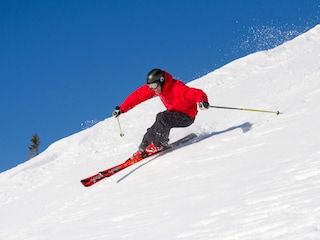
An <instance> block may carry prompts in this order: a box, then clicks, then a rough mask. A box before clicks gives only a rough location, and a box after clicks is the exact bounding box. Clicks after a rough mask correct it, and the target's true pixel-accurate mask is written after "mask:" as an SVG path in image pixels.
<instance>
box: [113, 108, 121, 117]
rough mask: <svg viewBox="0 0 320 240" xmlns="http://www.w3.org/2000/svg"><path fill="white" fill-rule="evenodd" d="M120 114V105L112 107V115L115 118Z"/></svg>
mask: <svg viewBox="0 0 320 240" xmlns="http://www.w3.org/2000/svg"><path fill="white" fill-rule="evenodd" d="M120 114H121V110H120V107H119V106H116V107H115V109H114V110H113V112H112V115H113V116H114V117H115V118H117V117H119V116H120Z"/></svg>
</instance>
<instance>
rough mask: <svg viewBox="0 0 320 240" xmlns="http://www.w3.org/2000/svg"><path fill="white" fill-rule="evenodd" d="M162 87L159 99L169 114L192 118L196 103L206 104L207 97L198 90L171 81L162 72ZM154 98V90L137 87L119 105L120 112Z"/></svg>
mask: <svg viewBox="0 0 320 240" xmlns="http://www.w3.org/2000/svg"><path fill="white" fill-rule="evenodd" d="M163 72H164V82H165V83H164V85H163V87H162V90H161V93H160V94H159V97H160V99H161V101H162V103H163V104H164V106H165V107H166V108H167V110H168V111H171V112H182V113H185V114H187V115H189V116H190V117H192V118H194V117H195V116H196V115H197V113H198V110H197V103H199V102H201V101H205V102H208V97H207V95H206V94H205V93H204V92H203V91H202V90H200V89H197V88H191V87H188V86H187V85H185V84H184V83H183V82H181V81H180V80H176V79H173V77H172V76H171V74H170V73H168V72H166V71H164V70H163ZM154 96H157V94H156V93H155V91H154V90H152V89H150V88H149V86H148V85H147V84H145V85H143V86H141V87H139V88H138V89H136V90H135V91H134V92H133V93H131V94H130V95H129V96H128V97H127V98H126V99H125V100H124V102H123V103H122V104H121V105H120V111H121V112H123V113H124V112H127V111H129V110H130V109H132V108H133V107H135V106H136V105H138V104H139V103H142V102H144V101H146V100H148V99H150V98H152V97H154Z"/></svg>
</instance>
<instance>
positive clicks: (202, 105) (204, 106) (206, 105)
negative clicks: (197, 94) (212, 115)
mask: <svg viewBox="0 0 320 240" xmlns="http://www.w3.org/2000/svg"><path fill="white" fill-rule="evenodd" d="M199 108H200V109H201V110H205V109H209V108H210V104H209V103H208V102H205V101H202V102H199Z"/></svg>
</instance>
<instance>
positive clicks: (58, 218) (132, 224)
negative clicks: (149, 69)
mask: <svg viewBox="0 0 320 240" xmlns="http://www.w3.org/2000/svg"><path fill="white" fill-rule="evenodd" d="M319 63H320V25H317V26H316V27H314V28H313V29H311V30H310V31H308V32H306V33H304V34H302V35H300V36H298V37H296V38H295V39H293V40H291V41H289V42H286V43H284V44H283V45H281V46H279V47H276V48H274V49H271V50H268V51H263V52H257V53H254V54H251V55H249V56H246V57H244V58H241V59H238V60H236V61H234V62H231V63H229V64H227V65H226V66H224V67H222V68H220V69H218V70H216V71H214V72H211V73H209V74H207V75H205V76H203V77H201V78H200V79H197V80H195V81H193V82H191V83H189V85H190V86H194V87H198V88H201V89H203V90H204V91H206V92H207V93H208V95H209V99H210V103H211V104H212V105H218V106H229V107H244V108H254V109H263V110H273V111H278V110H279V111H281V112H283V114H281V115H276V114H270V113H259V112H249V111H240V110H225V109H214V108H212V109H210V110H204V111H199V114H198V117H197V119H196V121H195V123H194V124H193V125H192V126H190V127H188V128H180V129H174V130H172V132H171V135H170V138H171V141H175V140H177V139H178V138H180V137H183V136H184V135H187V134H188V133H191V132H195V133H196V134H198V135H199V138H198V139H197V141H196V142H194V143H192V144H187V145H185V146H183V147H181V148H179V149H177V150H175V151H170V152H168V153H166V154H163V155H161V156H157V157H153V158H150V159H146V160H144V161H142V162H140V163H137V164H136V165H133V166H131V167H130V168H127V169H125V170H124V171H122V172H119V173H118V174H116V175H114V176H112V177H110V178H107V179H106V180H104V181H102V182H99V183H97V184H96V185H94V186H92V187H90V188H85V187H83V186H82V185H81V184H80V179H82V178H84V177H87V176H89V175H91V174H94V173H96V172H98V171H100V170H104V169H106V168H109V167H111V166H113V165H116V164H118V163H121V162H123V161H124V160H126V159H127V158H128V157H129V156H130V155H131V154H132V153H133V152H134V151H135V150H136V148H137V145H138V144H139V142H140V140H141V138H142V136H143V134H144V132H145V129H146V128H147V127H148V126H150V125H151V124H152V122H153V121H154V118H155V115H156V113H157V112H159V111H161V110H162V109H164V108H163V106H162V104H161V102H160V100H159V99H158V98H154V99H152V100H149V101H147V102H145V103H143V104H141V105H139V106H137V107H136V108H135V109H133V110H132V111H130V112H128V113H126V114H123V115H121V116H120V122H121V126H122V129H123V131H124V134H125V136H124V137H120V136H119V128H118V125H117V122H116V120H115V119H114V118H111V117H110V118H107V119H105V120H104V121H101V122H99V123H98V124H96V125H94V126H92V127H91V128H88V129H85V130H83V131H81V132H79V133H76V134H74V135H72V136H69V137H67V138H64V139H61V140H60V141H57V142H55V143H54V144H52V145H51V146H50V147H49V148H48V149H47V150H46V151H44V152H43V153H42V154H40V155H39V156H37V157H35V158H33V159H31V160H30V161H28V162H26V163H23V164H21V165H19V166H17V167H15V168H13V169H11V170H9V171H6V172H4V173H1V174H0V214H1V220H0V223H1V228H0V239H5V240H16V239H19V240H20V239H24V240H38V239H39V240H40V239H41V240H43V239H46V240H56V239H69V240H72V239H75V240H82V239H85V240H88V239H90V240H100V239H154V240H156V239H159V240H160V239H161V240H162V239H183V240H188V239H192V240H193V239H197V240H200V239H201V240H207V239H219V240H220V239H222V240H224V239H228V240H234V239H239V240H240V239H241V240H243V239H246V240H249V239H266V240H267V239H268V240H269V239H281V240H283V239H292V240H296V239H308V240H309V239H312V240H314V239H320V204H319V203H320V162H319V159H320V148H319V143H320V140H319V130H320V127H319V116H320V65H319ZM173 74H174V73H173ZM132 119H134V120H133V121H132Z"/></svg>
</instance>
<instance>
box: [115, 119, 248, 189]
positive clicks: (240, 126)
mask: <svg viewBox="0 0 320 240" xmlns="http://www.w3.org/2000/svg"><path fill="white" fill-rule="evenodd" d="M252 126H253V124H252V123H250V122H245V123H243V124H241V125H238V126H233V127H230V128H227V129H225V130H222V131H219V132H212V133H209V134H203V135H200V136H198V137H197V138H195V139H194V140H191V141H189V142H187V143H185V144H183V145H181V146H180V147H179V148H181V147H185V146H187V145H190V144H192V143H195V142H200V141H202V140H204V139H207V138H210V137H212V136H215V135H220V134H223V133H226V132H231V131H233V130H235V129H238V128H240V129H241V130H242V132H243V133H246V132H248V131H250V130H251V128H252ZM173 150H174V149H172V150H167V151H165V152H162V153H159V154H158V155H156V156H155V157H153V158H152V159H150V160H148V161H146V162H144V163H143V164H141V165H139V166H137V167H136V168H135V169H133V170H131V171H130V172H128V173H127V174H126V175H124V176H123V177H121V178H120V179H119V180H118V181H117V183H120V182H121V181H123V180H124V179H126V178H127V177H129V176H130V175H131V174H133V173H134V172H135V171H137V170H139V169H140V168H142V167H143V166H144V165H146V164H148V163H150V162H151V161H154V160H155V159H157V158H158V157H161V156H163V155H165V154H167V153H169V152H171V151H173Z"/></svg>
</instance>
